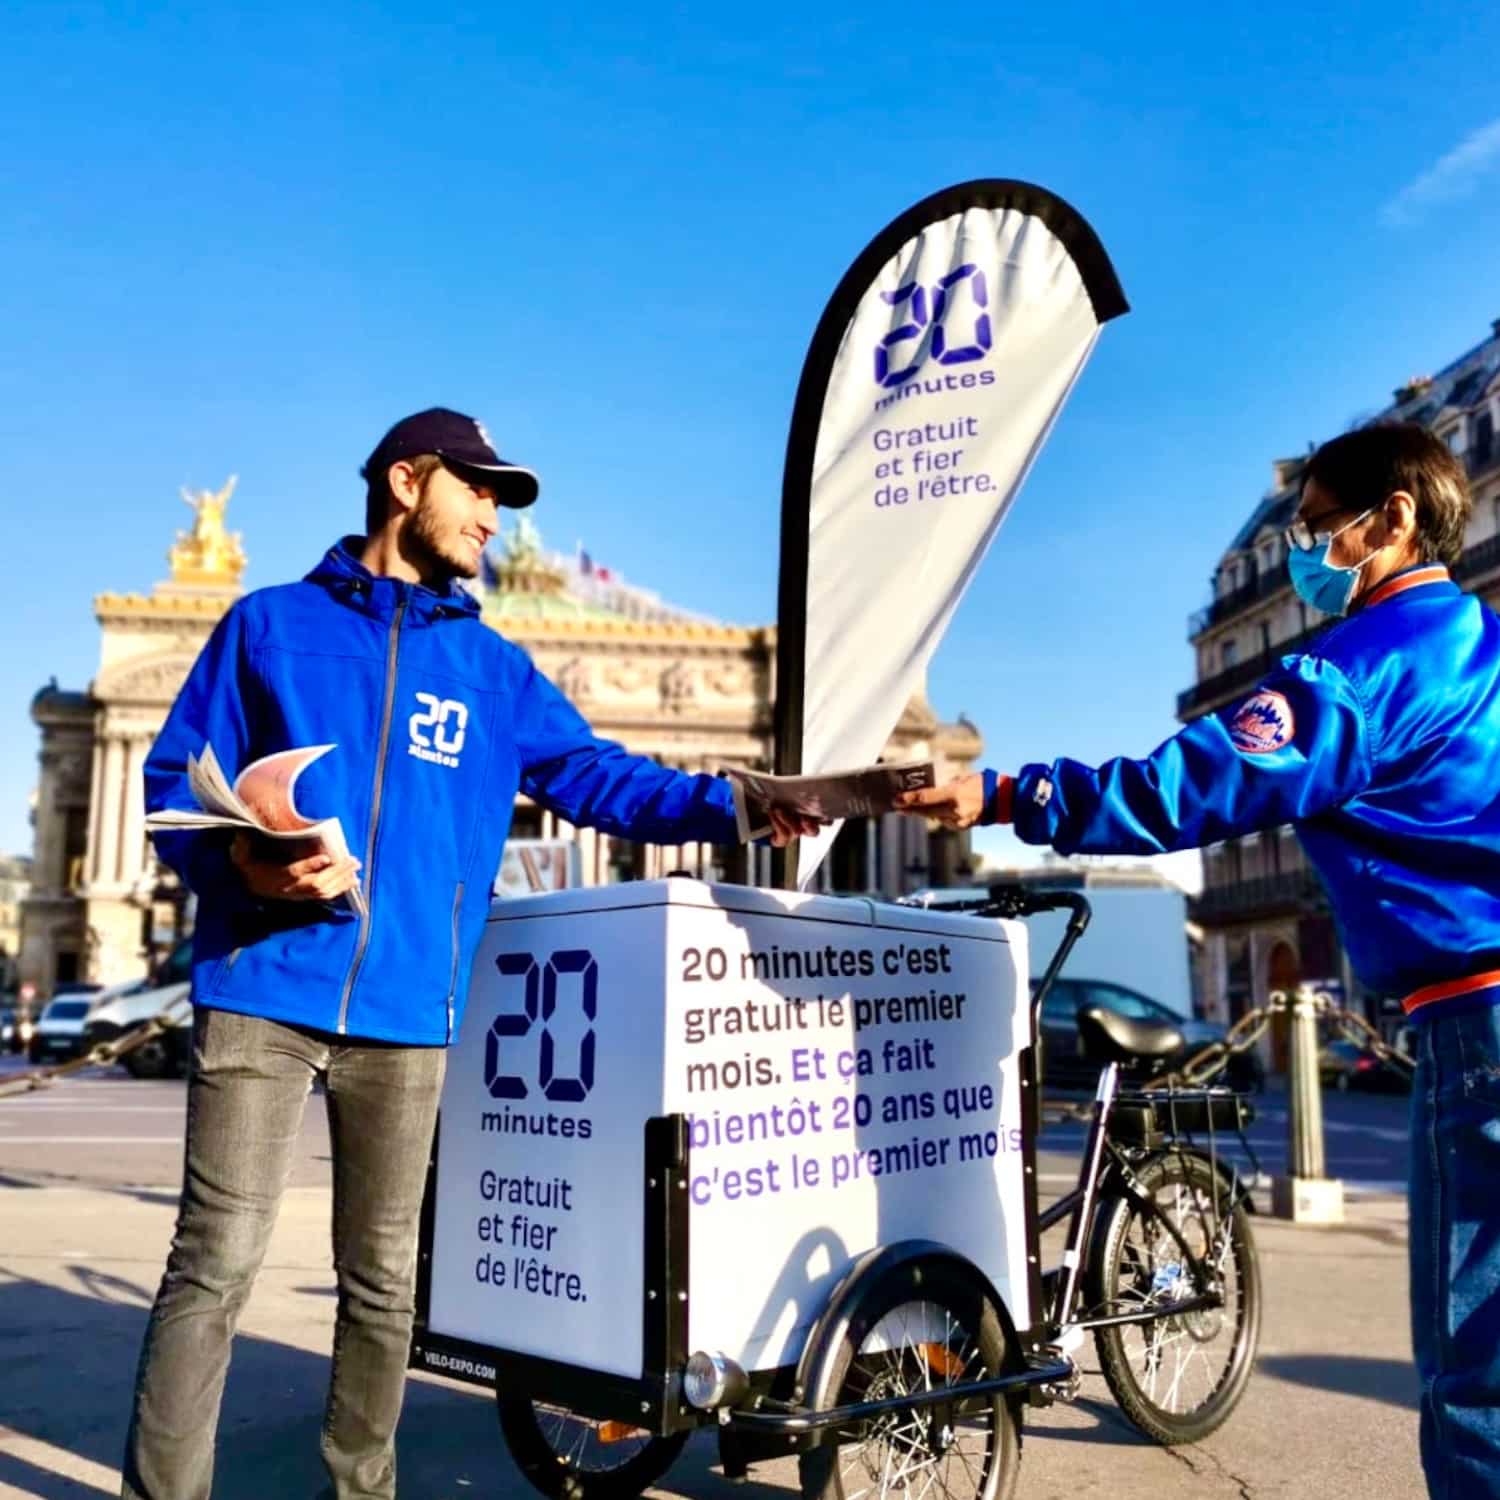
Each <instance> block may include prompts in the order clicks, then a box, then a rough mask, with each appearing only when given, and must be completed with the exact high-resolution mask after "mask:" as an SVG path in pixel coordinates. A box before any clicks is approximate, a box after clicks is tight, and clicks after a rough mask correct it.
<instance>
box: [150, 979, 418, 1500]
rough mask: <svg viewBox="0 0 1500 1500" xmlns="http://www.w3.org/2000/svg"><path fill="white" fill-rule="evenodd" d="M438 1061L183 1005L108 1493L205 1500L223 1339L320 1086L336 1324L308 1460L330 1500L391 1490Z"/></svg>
mask: <svg viewBox="0 0 1500 1500" xmlns="http://www.w3.org/2000/svg"><path fill="white" fill-rule="evenodd" d="M445 1059H446V1053H445V1051H444V1049H443V1048H441V1047H397V1046H389V1045H386V1044H383V1043H378V1042H367V1041H360V1040H358V1039H353V1038H346V1037H337V1036H329V1035H326V1034H324V1033H322V1032H316V1031H310V1030H304V1029H303V1028H300V1027H295V1026H284V1025H281V1024H280V1023H278V1022H275V1021H265V1020H261V1019H259V1018H257V1017H253V1016H241V1015H235V1014H233V1013H232V1012H230V1011H222V1010H206V1009H204V1008H202V1007H199V1008H198V1010H197V1012H196V1014H195V1017H194V1033H193V1060H192V1072H191V1075H190V1077H189V1082H188V1106H187V1151H186V1164H185V1168H184V1173H183V1187H182V1202H181V1205H180V1207H179V1209H178V1215H177V1230H176V1233H175V1235H174V1236H173V1239H172V1249H171V1253H170V1255H169V1256H168V1257H167V1269H166V1274H165V1275H164V1276H163V1277H162V1283H161V1289H160V1291H158V1292H157V1294H156V1305H155V1307H154V1308H153V1309H152V1311H151V1320H150V1323H149V1324H148V1326H147V1329H146V1342H145V1347H144V1348H143V1349H142V1351H141V1363H140V1371H139V1374H138V1375H137V1378H136V1389H135V1404H134V1407H133V1409H132V1411H131V1416H130V1434H129V1437H128V1438H127V1440H126V1449H125V1472H124V1483H123V1489H122V1490H121V1494H122V1496H123V1497H124V1500H206V1497H207V1496H208V1494H209V1489H210V1486H211V1484H212V1482H213V1465H214V1432H215V1428H216V1427H217V1425H218V1419H219V1403H220V1400H221V1399H222V1397H223V1394H224V1377H225V1375H226V1373H227V1372H228V1369H229V1345H230V1340H231V1339H232V1338H233V1336H234V1329H235V1324H236V1323H237V1322H238V1320H239V1315H240V1310H241V1309H242V1308H243V1307H244V1305H245V1301H246V1299H247V1298H248V1297H249V1295H250V1288H251V1285H252V1284H253V1283H254V1281H255V1277H256V1273H257V1272H258V1271H259V1270H260V1264H261V1261H262V1259H263V1258H264V1256H265V1253H266V1245H267V1242H268V1241H269V1240H270V1237H271V1229H272V1226H273V1225H274V1224H275V1222H276V1211H277V1209H278V1207H279V1206H280V1203H281V1194H282V1190H283V1189H284V1188H285V1186H286V1181H287V1177H288V1176H289V1174H290V1172H291V1168H292V1160H293V1154H294V1150H295V1147H296V1143H297V1137H298V1134H299V1132H300V1130H301V1126H302V1112H303V1108H304V1106H305V1104H306V1102H307V1096H308V1094H309V1092H310V1091H311V1089H312V1085H313V1080H314V1079H315V1078H316V1077H318V1076H319V1075H320V1074H321V1075H322V1077H323V1079H324V1081H325V1088H326V1091H327V1099H328V1126H329V1132H330V1135H331V1137H332V1143H333V1259H334V1268H335V1270H336V1271H337V1273H338V1321H337V1324H336V1326H335V1329H334V1337H333V1370H332V1374H331V1377H330V1380H329V1387H328V1405H327V1408H326V1411H325V1415H324V1418H323V1441H322V1451H323V1461H324V1463H325V1464H326V1465H327V1468H328V1472H329V1475H330V1476H331V1477H332V1480H333V1492H334V1494H335V1495H336V1496H337V1497H338V1500H376V1497H379V1500H389V1497H390V1496H393V1495H394V1494H395V1493H396V1463H395V1431H396V1419H397V1418H398V1417H399V1416H400V1413H401V1398H402V1394H403V1392H404V1390H405V1385H406V1361H407V1352H408V1346H409V1344H410V1340H411V1325H412V1314H413V1310H414V1305H415V1283H416V1252H417V1220H418V1215H419V1213H420V1211H421V1206H422V1190H423V1185H424V1182H425V1179H426V1170H427V1159H428V1154H429V1150H430V1148H431V1144H432V1133H433V1126H434V1123H435V1121H436V1119H437V1106H438V1094H439V1092H440V1091H441V1088H442V1081H443V1067H444V1062H445Z"/></svg>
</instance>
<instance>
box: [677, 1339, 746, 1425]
mask: <svg viewBox="0 0 1500 1500" xmlns="http://www.w3.org/2000/svg"><path fill="white" fill-rule="evenodd" d="M749 1389H750V1380H749V1377H748V1376H747V1375H746V1374H745V1372H744V1371H743V1370H742V1369H740V1367H739V1366H738V1365H737V1364H735V1362H734V1361H733V1360H732V1359H730V1358H729V1357H728V1355H725V1354H710V1353H709V1352H708V1351H707V1350H704V1349H700V1350H699V1351H698V1352H697V1353H696V1354H694V1355H692V1356H691V1357H690V1358H689V1359H688V1362H687V1367H686V1368H685V1369H684V1370H683V1372H682V1395H683V1399H684V1400H685V1401H686V1402H687V1403H688V1405H689V1406H696V1407H697V1408H698V1409H699V1411H712V1410H713V1409H714V1408H715V1407H717V1406H733V1405H735V1404H736V1403H738V1402H739V1401H740V1400H742V1399H743V1398H744V1395H745V1392H746V1391H747V1390H749Z"/></svg>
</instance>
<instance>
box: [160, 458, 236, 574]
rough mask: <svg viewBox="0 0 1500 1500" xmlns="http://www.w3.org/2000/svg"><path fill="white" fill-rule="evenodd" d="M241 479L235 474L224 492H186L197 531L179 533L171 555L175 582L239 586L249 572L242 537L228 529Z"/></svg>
mask: <svg viewBox="0 0 1500 1500" xmlns="http://www.w3.org/2000/svg"><path fill="white" fill-rule="evenodd" d="M238 481H239V475H237V474H231V475H230V476H229V479H228V481H227V482H226V484H225V485H224V488H223V489H221V490H199V491H198V492H197V494H193V493H192V492H191V491H189V490H187V489H186V488H184V489H183V490H182V498H183V502H184V503H185V504H187V505H189V506H191V507H192V509H193V512H194V521H193V529H192V530H191V531H179V532H178V533H177V541H176V542H175V543H174V544H173V546H172V550H171V551H170V552H169V553H168V554H167V556H168V558H169V560H170V561H171V564H172V581H173V582H174V583H191V584H217V585H224V584H237V583H238V582H239V581H240V575H241V574H242V573H243V572H244V571H245V549H244V548H243V547H242V546H241V545H240V533H239V532H237V531H227V530H226V529H225V527H224V510H225V507H226V506H227V505H228V504H229V497H230V496H231V495H232V494H233V493H234V487H235V485H236V483H237V482H238Z"/></svg>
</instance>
